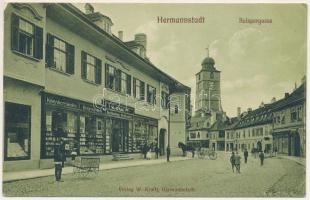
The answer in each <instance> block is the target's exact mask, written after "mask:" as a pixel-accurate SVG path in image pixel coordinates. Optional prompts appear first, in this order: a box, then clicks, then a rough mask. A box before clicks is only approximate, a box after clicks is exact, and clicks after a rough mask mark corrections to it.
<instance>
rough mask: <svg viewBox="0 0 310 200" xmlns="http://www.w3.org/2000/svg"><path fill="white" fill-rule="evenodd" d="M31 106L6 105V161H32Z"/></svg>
mask: <svg viewBox="0 0 310 200" xmlns="http://www.w3.org/2000/svg"><path fill="white" fill-rule="evenodd" d="M30 124H31V108H30V106H26V105H21V104H14V103H5V160H14V159H30V144H31V143H30V138H31V129H30Z"/></svg>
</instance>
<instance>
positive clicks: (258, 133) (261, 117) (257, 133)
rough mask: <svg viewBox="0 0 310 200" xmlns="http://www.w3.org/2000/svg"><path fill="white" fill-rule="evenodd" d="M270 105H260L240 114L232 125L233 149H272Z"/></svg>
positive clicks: (266, 150)
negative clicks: (238, 118)
mask: <svg viewBox="0 0 310 200" xmlns="http://www.w3.org/2000/svg"><path fill="white" fill-rule="evenodd" d="M272 106H273V104H265V105H261V106H260V108H257V109H255V110H251V109H248V111H247V112H244V113H242V114H241V116H240V120H239V122H238V123H237V124H236V126H234V127H233V129H234V134H233V135H234V136H233V138H231V139H234V141H233V143H234V150H236V151H244V150H245V149H248V150H250V151H251V150H254V149H256V150H258V151H265V152H270V151H271V150H272ZM226 150H227V149H226ZM229 150H231V148H229Z"/></svg>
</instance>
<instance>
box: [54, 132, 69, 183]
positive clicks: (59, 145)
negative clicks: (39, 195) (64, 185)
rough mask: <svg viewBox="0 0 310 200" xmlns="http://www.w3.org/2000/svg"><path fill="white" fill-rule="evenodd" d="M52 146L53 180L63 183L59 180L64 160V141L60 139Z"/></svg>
mask: <svg viewBox="0 0 310 200" xmlns="http://www.w3.org/2000/svg"><path fill="white" fill-rule="evenodd" d="M57 140H58V139H56V142H55V144H54V163H55V178H56V181H60V182H63V181H62V180H61V173H62V168H63V167H64V162H65V160H66V155H65V152H66V151H65V144H64V141H63V140H62V139H61V138H60V140H59V141H57Z"/></svg>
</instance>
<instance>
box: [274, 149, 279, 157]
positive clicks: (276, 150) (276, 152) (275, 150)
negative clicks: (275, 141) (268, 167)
mask: <svg viewBox="0 0 310 200" xmlns="http://www.w3.org/2000/svg"><path fill="white" fill-rule="evenodd" d="M274 153H275V156H276V157H277V155H278V148H277V147H275V148H274Z"/></svg>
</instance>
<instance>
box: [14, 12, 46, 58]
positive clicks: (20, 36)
mask: <svg viewBox="0 0 310 200" xmlns="http://www.w3.org/2000/svg"><path fill="white" fill-rule="evenodd" d="M11 38H12V50H14V51H16V52H19V53H21V54H23V55H26V56H30V57H33V58H37V59H42V56H43V29H42V28H40V27H38V26H35V25H34V24H32V23H30V22H28V21H27V20H25V19H23V18H20V17H19V16H17V15H15V14H13V15H12V37H11Z"/></svg>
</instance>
